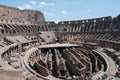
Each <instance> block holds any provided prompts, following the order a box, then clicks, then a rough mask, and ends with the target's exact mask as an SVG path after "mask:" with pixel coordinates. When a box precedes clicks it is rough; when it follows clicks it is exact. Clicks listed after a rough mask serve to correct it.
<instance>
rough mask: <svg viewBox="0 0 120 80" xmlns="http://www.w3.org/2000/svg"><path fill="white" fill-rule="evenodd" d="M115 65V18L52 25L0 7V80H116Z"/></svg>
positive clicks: (119, 21)
mask: <svg viewBox="0 0 120 80" xmlns="http://www.w3.org/2000/svg"><path fill="white" fill-rule="evenodd" d="M119 61H120V15H118V16H116V17H111V16H105V17H100V18H93V19H86V20H73V21H60V22H59V23H55V22H54V21H53V22H52V21H51V22H47V21H45V18H44V14H43V13H42V12H40V11H35V10H20V9H18V8H13V7H8V6H4V5H0V80H120V62H119ZM3 76H4V77H3ZM97 78H98V79H97Z"/></svg>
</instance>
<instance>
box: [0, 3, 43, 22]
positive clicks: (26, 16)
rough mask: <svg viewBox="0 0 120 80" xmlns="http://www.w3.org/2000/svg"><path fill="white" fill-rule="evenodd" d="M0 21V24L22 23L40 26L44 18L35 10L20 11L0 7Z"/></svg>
mask: <svg viewBox="0 0 120 80" xmlns="http://www.w3.org/2000/svg"><path fill="white" fill-rule="evenodd" d="M0 20H1V22H4V23H5V22H6V23H8V22H9V21H10V23H12V22H13V23H17V21H19V23H23V24H27V23H30V22H34V24H35V23H37V24H41V23H44V22H45V18H44V15H43V13H42V12H40V11H37V10H27V9H24V10H20V9H18V8H13V7H9V6H4V5H0Z"/></svg>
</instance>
